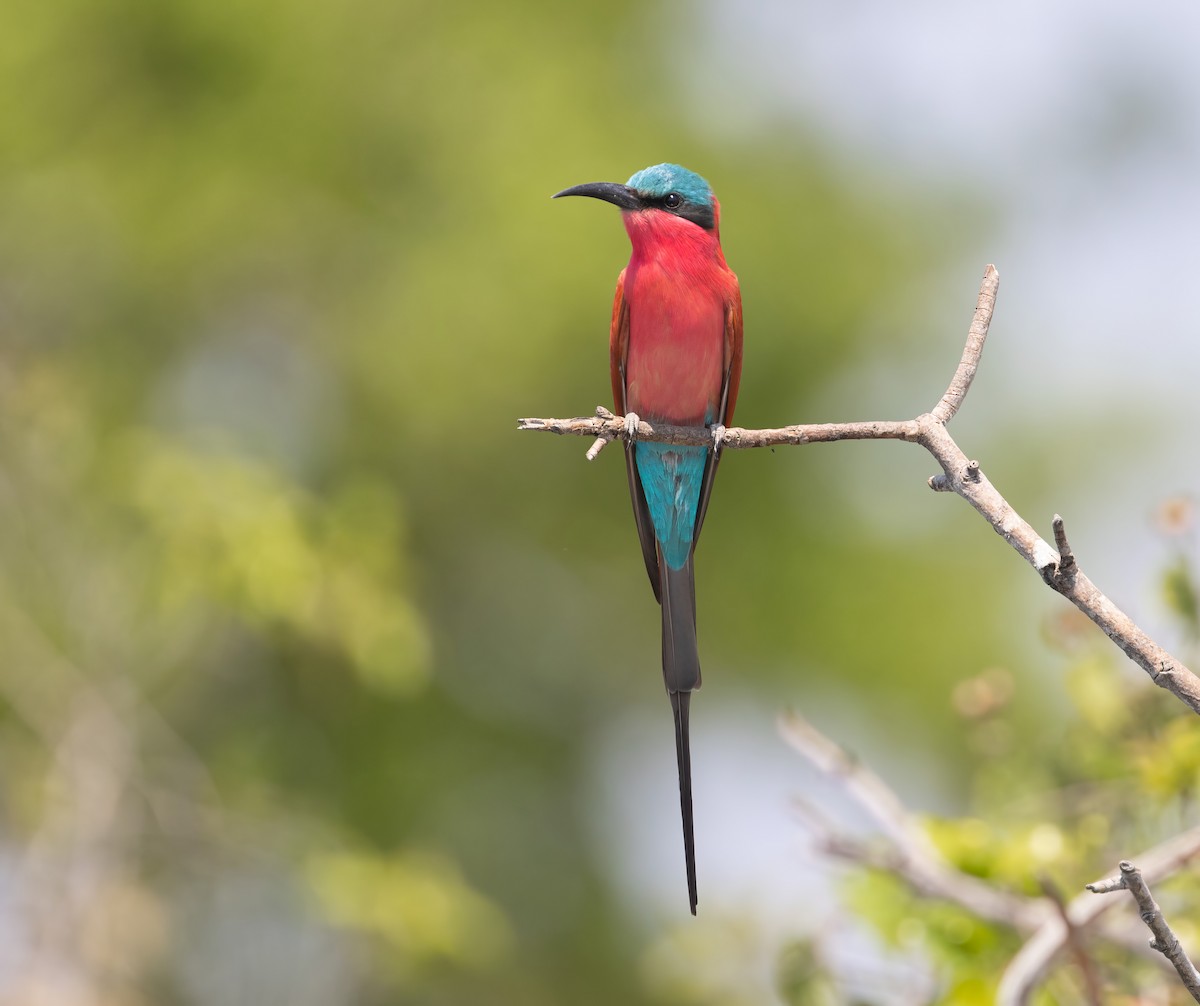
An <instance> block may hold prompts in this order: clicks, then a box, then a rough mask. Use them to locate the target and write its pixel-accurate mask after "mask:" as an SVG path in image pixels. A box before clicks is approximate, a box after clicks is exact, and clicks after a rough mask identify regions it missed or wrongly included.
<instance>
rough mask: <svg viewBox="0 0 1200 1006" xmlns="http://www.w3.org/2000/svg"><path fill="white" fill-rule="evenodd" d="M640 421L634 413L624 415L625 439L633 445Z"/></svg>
mask: <svg viewBox="0 0 1200 1006" xmlns="http://www.w3.org/2000/svg"><path fill="white" fill-rule="evenodd" d="M641 421H642V420H641V418H640V417H639V416H638V414H637V413H636V412H627V413H625V438H626V439H627V440H628V441H629V442H630V443H633V442H634V441H635V440H637V434H638V423H640V422H641Z"/></svg>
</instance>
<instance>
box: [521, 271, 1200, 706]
mask: <svg viewBox="0 0 1200 1006" xmlns="http://www.w3.org/2000/svg"><path fill="white" fill-rule="evenodd" d="M999 282H1000V280H999V274H998V273H997V272H996V269H995V267H994V266H990V265H989V266H988V267H987V270H986V271H985V272H984V276H983V283H982V285H981V286H980V289H979V299H978V302H977V304H976V308H975V315H974V318H973V319H972V321H971V327H970V330H969V331H968V333H967V342H966V346H965V347H964V349H963V354H962V360H961V361H960V362H959V365H958V368H957V369H956V370H955V372H954V377H953V379H952V380H951V381H950V386H949V387H948V388H947V389H946V393H945V394H944V395H943V396H942V398H941V400H940V401H939V402H938V404H937V405H935V406H934V408H933V411H931V412H927V413H925V414H923V415H920V416H917V417H916V418H915V419H909V420H898V421H897V420H891V421H876V422H852V423H818V424H812V425H798V426H784V427H780V428H778V429H764V430H747V429H742V428H740V427H731V428H729V429H726V430H724V431H723V432H722V431H721V430H719V429H717V430H710V429H707V428H704V427H686V426H669V425H666V424H661V423H660V424H654V425H651V424H650V423H647V422H645V421H640V422H638V423H637V424H636V426H635V425H634V424H633V423H632V422H630V423H629V424H628V425H627V424H626V422H625V419H624V417H622V416H615V415H613V414H612V413H611V412H609V411H608V410H607V409H597V415H596V416H593V417H581V418H577V419H522V420H520V422H519V425H518V429H522V430H543V431H546V432H550V433H558V434H570V435H575V436H589V437H594V438H597V439H596V441H595V443H593V445H592V447H591V449H590V450H589V451H588V454H587V456H588V459H589V460H591V459H593V458H595V457H596V455H597V454H599V452H600V450H601V449H602V448H603V447H604V445H605V444H606V443H608V442H609V441H610V440H617V439H625V440H628V439H629V438H630V436H631V434H632V435H633V436H634V437H636V439H638V440H653V441H657V442H659V443H668V444H681V445H683V444H687V445H700V446H708V445H710V444H717V445H718V446H720V447H721V448H723V449H738V448H742V449H744V448H752V447H774V446H779V445H784V444H795V445H799V444H818V443H832V442H834V441H838V440H903V441H907V442H909V443H915V444H920V445H921V446H922V447H924V448H925V449H926V450H927V451H928V452H929V453H930V454H932V455H933V457H934V458H935V459H936V461H937V462H938V464H939V465H940V466H941V469H942V470H941V472H939V473H938V474H936V475H934V476H933V477H932V478H930V479H929V486H930V488H931V489H934V490H935V491H938V492H953V493H957V494H958V495H959V496H961V497H962V498H963V499H965V500H966V501H967V502H968V503H970V504H971V506H973V507H974V508H975V509H976V510H977V511H978V512H979V514H980V515H981V516H982V517H983V518H984V520H986V521H987V522H988V523H989V524H991V526H992V528H993V529H994V530H995V531H996V533H997V534H999V535H1000V536H1001V537H1002V538H1003V539H1004V540H1005V541H1007V542H1008V544H1009V545H1010V546H1012V548H1014V549H1015V550H1016V551H1017V552H1018V553H1019V554H1020V555H1021V557H1022V558H1024V559H1025V561H1026V562H1028V563H1029V564H1030V565H1031V566H1032V567H1033V568H1034V569H1035V570H1037V572H1038V575H1039V576H1041V578H1042V579H1043V580H1044V581H1045V582H1046V584H1047V585H1049V586H1050V587H1051V588H1053V589H1054V590H1056V591H1058V593H1060V594H1062V596H1063V597H1065V598H1066V599H1067V600H1068V601H1070V602H1071V603H1072V604H1074V605H1075V607H1077V608H1078V609H1079V610H1080V611H1082V612H1083V613H1084V614H1085V615H1087V616H1088V618H1090V619H1091V620H1092V621H1093V622H1095V623H1096V625H1097V626H1099V627H1100V629H1101V630H1102V631H1103V632H1104V633H1105V635H1107V636H1108V637H1109V639H1111V640H1112V641H1113V642H1114V643H1115V644H1116V645H1117V646H1118V647H1120V649H1121V651H1122V652H1123V653H1124V654H1125V655H1126V656H1127V657H1129V659H1130V660H1132V661H1133V662H1134V663H1136V664H1137V665H1138V666H1139V667H1141V668H1142V670H1144V671H1145V672H1146V673H1147V674H1149V675H1150V678H1151V680H1152V681H1153V682H1154V683H1155V684H1156V685H1158V686H1159V687H1160V688H1165V689H1167V690H1168V691H1169V692H1171V693H1172V694H1173V695H1175V696H1176V697H1177V698H1178V699H1180V701H1182V702H1184V703H1185V704H1186V705H1187V706H1188V707H1189V708H1190V709H1191V710H1192V711H1193V712H1195V713H1197V714H1200V678H1198V677H1197V676H1196V675H1195V674H1193V673H1192V671H1191V670H1190V669H1189V668H1188V667H1187V666H1186V665H1185V664H1184V663H1183V662H1182V661H1181V660H1178V659H1177V658H1176V657H1174V656H1173V655H1172V654H1170V653H1168V652H1167V651H1166V650H1164V649H1163V648H1162V647H1161V646H1159V645H1158V644H1157V643H1156V642H1155V641H1154V640H1153V639H1151V638H1150V637H1149V636H1148V635H1146V633H1145V632H1143V631H1142V629H1141V628H1140V627H1139V626H1138V625H1137V624H1136V623H1135V622H1134V621H1133V620H1132V619H1131V618H1130V617H1129V616H1128V615H1126V614H1125V613H1124V612H1123V611H1122V610H1121V609H1120V608H1118V607H1117V606H1116V605H1115V604H1113V602H1112V601H1111V600H1110V599H1109V598H1108V597H1106V596H1105V595H1104V594H1103V593H1102V592H1101V591H1100V589H1099V588H1098V587H1097V586H1096V585H1095V584H1094V583H1092V581H1091V580H1089V579H1088V578H1087V577H1086V576H1085V575H1084V573H1083V571H1082V570H1080V569H1079V567H1078V565H1077V563H1076V560H1075V556H1074V553H1073V552H1072V551H1071V549H1070V546H1069V544H1068V543H1067V538H1066V532H1065V530H1064V529H1063V524H1062V518H1061V517H1059V516H1058V515H1057V514H1056V515H1055V518H1054V523H1053V529H1054V539H1055V542H1056V544H1057V546H1058V548H1057V549H1056V548H1055V546H1054V545H1051V544H1050V543H1049V542H1047V541H1046V540H1045V539H1044V538H1042V537H1041V536H1040V535H1039V534H1038V533H1037V532H1036V531H1035V530H1034V529H1033V527H1032V526H1031V525H1030V524H1029V523H1028V521H1026V520H1025V519H1024V518H1022V517H1021V515H1020V514H1018V513H1017V512H1016V511H1015V510H1014V509H1013V508H1012V507H1011V506H1010V505H1009V503H1008V501H1007V500H1006V499H1005V498H1004V497H1003V496H1002V495H1001V494H1000V493H999V491H997V489H996V488H995V486H993V485H992V483H991V482H990V481H989V480H988V478H987V476H986V475H985V474H984V473H983V471H982V469H981V468H980V465H979V462H978V461H973V460H971V459H970V458H968V457H967V456H966V454H964V453H963V452H962V450H961V449H960V448H959V446H958V444H957V443H955V441H954V438H953V437H951V436H950V433H949V432H948V431H947V429H946V424H947V423H948V422H949V421H950V419H952V418H953V417H954V415H955V413H956V412H957V411H958V409H959V407H960V406H961V405H962V402H963V399H964V398H965V396H966V394H967V390H968V389H969V388H970V386H971V381H972V379H973V378H974V376H975V372H976V370H977V369H978V365H979V359H980V355H981V354H982V352H983V345H984V341H985V340H986V338H987V332H988V326H989V324H990V323H991V318H992V311H993V309H994V307H995V303H996V291H997V289H998V286H999ZM630 418H631V419H632V417H630Z"/></svg>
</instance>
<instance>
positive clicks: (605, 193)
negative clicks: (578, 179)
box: [553, 182, 642, 210]
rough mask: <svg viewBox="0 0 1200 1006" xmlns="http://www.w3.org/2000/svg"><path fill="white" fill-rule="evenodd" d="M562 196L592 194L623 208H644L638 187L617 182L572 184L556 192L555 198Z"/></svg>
mask: <svg viewBox="0 0 1200 1006" xmlns="http://www.w3.org/2000/svg"><path fill="white" fill-rule="evenodd" d="M561 196H591V197H592V198H593V199H603V200H604V201H605V202H606V203H612V204H613V205H614V206H619V207H621V209H623V210H639V209H641V208H642V200H641V197H639V196H638V194H637V190H636V189H631V188H630V187H629V186H628V185H618V184H617V183H616V182H587V183H585V184H583V185H572V186H571V187H570V188H569V189H563V190H562V192H556V193H554V196H553V198H554V199H558V198H560V197H561Z"/></svg>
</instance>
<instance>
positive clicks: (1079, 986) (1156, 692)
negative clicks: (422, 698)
mask: <svg viewBox="0 0 1200 1006" xmlns="http://www.w3.org/2000/svg"><path fill="white" fill-rule="evenodd" d="M1188 558H1189V557H1188V556H1187V555H1185V554H1179V555H1177V556H1176V557H1175V559H1174V560H1172V561H1171V562H1170V564H1169V565H1168V568H1167V569H1166V571H1165V572H1164V574H1163V578H1162V582H1163V586H1164V589H1165V590H1170V591H1175V592H1177V593H1176V595H1175V596H1180V595H1182V596H1195V590H1196V585H1195V583H1194V581H1192V580H1191V579H1190V577H1188V576H1187V575H1186V574H1185V573H1184V572H1182V571H1185V570H1187V569H1188V568H1189V563H1188V562H1187V561H1186V560H1187V559H1188ZM1184 578H1186V582H1184ZM1176 614H1177V616H1178V617H1179V618H1180V620H1181V621H1182V622H1183V626H1182V628H1183V629H1185V630H1186V629H1187V628H1188V626H1189V625H1190V617H1191V616H1190V613H1189V612H1188V611H1187V610H1186V609H1183V610H1180V609H1176ZM1047 638H1048V639H1049V640H1050V641H1052V642H1053V643H1054V644H1055V646H1056V648H1058V649H1059V650H1060V652H1062V653H1063V655H1064V656H1065V657H1066V658H1067V662H1068V666H1067V671H1066V673H1067V685H1068V692H1069V695H1070V699H1071V706H1070V711H1069V715H1068V716H1067V718H1066V719H1065V722H1064V725H1063V727H1062V729H1060V730H1058V731H1054V732H1045V733H1037V734H1028V733H1023V732H1021V731H1020V730H1019V729H1018V728H1017V726H1016V724H1015V723H1013V722H1012V721H1011V719H1010V716H1011V712H1012V709H1011V704H1010V702H1009V701H1008V698H1009V695H1010V693H1011V691H1012V682H1011V679H1010V678H1009V676H1008V675H1007V674H1005V673H1004V672H1002V671H998V670H990V671H986V672H984V673H983V674H981V675H980V676H979V677H977V678H975V679H972V680H969V681H966V682H963V684H962V685H961V686H960V687H959V689H958V690H957V692H956V698H957V699H958V701H957V702H956V706H957V708H958V710H959V712H960V714H961V715H962V716H963V718H964V722H965V725H966V726H967V728H968V730H969V733H970V735H971V736H972V738H973V740H974V743H975V745H976V748H977V750H978V751H979V752H980V753H981V754H982V755H983V757H982V759H981V761H980V762H979V764H978V767H977V768H976V771H975V775H974V780H973V783H972V791H973V794H974V796H973V799H972V801H971V813H970V815H969V816H964V817H959V818H930V819H929V820H928V821H927V822H926V830H927V833H928V834H929V836H930V838H931V839H932V840H933V841H934V844H935V845H936V846H937V848H938V849H939V850H940V851H941V853H942V854H943V855H944V856H945V857H946V859H947V860H948V861H949V862H950V863H952V864H953V865H954V866H956V867H957V868H958V869H960V870H962V871H963V872H965V873H968V874H971V875H973V876H976V877H979V878H982V879H984V880H986V881H988V882H989V883H991V884H994V885H995V886H996V887H998V888H1000V889H1003V890H1007V891H1012V892H1016V893H1020V894H1024V895H1031V896H1035V895H1038V894H1041V893H1042V892H1043V891H1044V890H1045V889H1046V887H1047V886H1048V887H1049V889H1050V890H1052V891H1054V892H1056V894H1057V896H1058V897H1060V898H1063V899H1064V900H1070V899H1071V898H1074V897H1076V896H1078V895H1080V894H1082V893H1083V890H1084V885H1085V884H1087V883H1089V882H1091V881H1094V880H1098V879H1101V878H1103V877H1106V876H1111V875H1113V874H1115V873H1116V865H1117V863H1118V861H1119V860H1121V859H1133V860H1134V861H1135V862H1136V861H1137V856H1138V853H1139V852H1141V851H1144V850H1146V849H1149V848H1150V847H1152V846H1154V845H1156V844H1158V843H1159V842H1162V841H1165V840H1166V839H1168V838H1170V837H1172V836H1173V835H1174V834H1176V833H1177V832H1179V831H1180V830H1182V829H1183V828H1185V827H1191V826H1193V825H1194V823H1195V821H1194V812H1193V810H1194V806H1195V789H1196V785H1197V783H1198V782H1200V733H1198V732H1197V730H1196V725H1195V717H1194V714H1192V713H1190V712H1189V711H1188V710H1187V709H1186V708H1185V707H1184V706H1182V705H1181V704H1180V702H1179V701H1178V700H1177V699H1176V698H1175V697H1174V696H1172V695H1170V694H1169V693H1167V692H1166V691H1164V690H1162V689H1158V688H1155V687H1154V686H1153V685H1152V684H1151V683H1150V682H1149V681H1148V680H1147V679H1145V678H1144V677H1142V676H1141V675H1140V674H1137V675H1135V674H1134V673H1133V669H1132V668H1131V667H1129V666H1127V665H1125V664H1124V663H1123V661H1122V660H1121V657H1120V654H1119V653H1117V651H1116V650H1114V649H1112V648H1111V646H1110V645H1109V644H1108V643H1107V641H1105V640H1102V639H1099V638H1097V636H1096V634H1095V633H1094V632H1092V631H1091V629H1090V625H1089V623H1088V622H1087V621H1086V619H1085V618H1084V616H1083V615H1081V614H1080V613H1078V612H1077V611H1075V610H1074V609H1065V610H1063V611H1062V613H1061V614H1060V615H1059V616H1058V617H1057V618H1056V619H1055V620H1054V621H1053V623H1051V625H1050V627H1049V630H1048V632H1047ZM981 696H988V697H990V699H991V701H987V700H985V699H984V698H981ZM1154 892H1155V895H1156V898H1157V899H1158V901H1159V903H1160V904H1161V905H1163V907H1164V911H1165V912H1166V914H1167V917H1168V919H1169V921H1170V923H1171V925H1172V927H1173V928H1174V929H1175V931H1176V934H1177V935H1178V936H1179V937H1180V939H1181V941H1182V942H1183V944H1184V946H1185V947H1187V946H1192V947H1194V946H1195V945H1196V941H1197V940H1198V939H1200V926H1198V925H1197V921H1196V920H1197V918H1198V917H1200V916H1197V911H1196V906H1197V904H1200V882H1198V881H1197V879H1196V878H1195V876H1194V875H1193V871H1180V873H1179V875H1178V876H1175V877H1172V878H1171V879H1170V880H1169V881H1167V882H1164V883H1159V884H1156V885H1155V886H1154ZM847 903H848V904H849V905H850V906H851V907H852V908H853V909H854V910H855V911H857V912H858V913H859V914H860V915H861V916H862V917H863V918H864V919H867V920H869V921H870V922H871V923H872V925H873V926H874V928H875V929H876V931H877V932H878V933H879V934H880V935H881V936H882V938H883V939H884V940H885V942H886V943H887V945H889V946H891V947H893V948H895V949H897V950H903V951H904V952H905V953H908V954H917V955H922V956H924V957H925V958H926V959H927V960H928V962H929V964H930V967H931V969H932V971H933V974H934V975H935V979H934V984H935V986H936V987H937V989H938V991H937V993H936V994H935V995H934V996H933V998H932V999H930V1000H929V1001H931V1002H936V1003H939V1004H941V1003H944V1004H947V1006H949V1004H956V1006H957V1004H963V1003H976V1002H978V1003H980V1004H983V1003H989V1002H992V1001H993V1000H992V996H993V994H994V990H995V988H996V985H997V983H998V982H999V979H1000V976H1001V974H1002V973H1003V972H1004V969H1005V967H1006V966H1007V965H1008V963H1009V961H1011V959H1012V957H1013V955H1014V954H1015V953H1016V951H1017V950H1018V949H1019V947H1020V946H1021V943H1022V938H1021V937H1020V936H1019V935H1018V934H1016V933H1015V932H1012V931H1009V930H1007V929H1005V928H1004V927H1002V926H999V925H996V924H993V923H990V922H987V921H985V920H981V919H978V918H975V917H973V916H972V915H970V914H969V913H967V912H965V911H964V910H963V909H962V908H960V907H958V906H957V905H950V904H945V903H942V902H939V901H931V900H925V899H922V898H921V897H919V896H918V895H916V894H914V893H913V891H912V890H911V889H910V888H909V887H908V886H906V885H905V884H904V883H903V882H902V881H901V880H900V879H899V878H898V877H896V876H895V875H893V874H891V873H888V872H883V871H863V872H855V873H853V874H852V875H851V876H850V877H849V878H848V879H847ZM1114 909H1118V910H1121V911H1124V913H1125V914H1126V915H1129V914H1131V913H1132V914H1134V915H1136V909H1135V908H1134V907H1133V906H1132V904H1130V905H1124V906H1119V907H1118V906H1114ZM1137 925H1140V922H1139V923H1137ZM1083 952H1084V953H1085V954H1086V955H1087V956H1088V957H1089V959H1090V961H1091V963H1090V965H1089V966H1090V967H1091V968H1092V969H1093V971H1094V976H1095V977H1094V980H1097V981H1098V982H1099V985H1100V987H1101V988H1102V989H1103V995H1104V998H1103V1001H1104V1002H1105V1003H1106V1004H1107V1003H1116V1004H1121V1003H1128V1004H1130V1006H1132V1004H1135V1003H1141V1002H1146V1001H1154V1002H1172V1003H1174V1002H1178V1003H1184V1002H1188V1001H1190V997H1189V996H1188V994H1187V992H1186V990H1185V989H1184V988H1183V986H1182V984H1181V983H1179V982H1178V980H1177V979H1176V977H1175V976H1174V974H1173V973H1171V972H1168V971H1166V970H1165V969H1164V968H1163V967H1162V966H1161V965H1159V964H1156V963H1154V962H1150V961H1145V960H1142V959H1140V958H1134V957H1132V956H1131V955H1129V954H1127V953H1124V952H1122V951H1120V950H1119V949H1114V948H1113V947H1112V946H1111V945H1106V944H1105V943H1104V941H1103V940H1101V939H1098V938H1091V939H1085V943H1084V944H1083ZM1087 1001H1091V1000H1090V999H1089V997H1088V992H1087V985H1086V981H1085V977H1084V975H1083V973H1082V972H1081V970H1080V965H1079V963H1078V961H1077V960H1076V959H1073V958H1072V957H1071V956H1070V955H1069V954H1063V955H1060V958H1059V959H1058V961H1057V962H1056V966H1055V968H1054V969H1053V971H1052V973H1051V975H1050V977H1049V978H1048V980H1047V981H1046V983H1045V984H1044V986H1043V987H1042V988H1041V989H1040V990H1039V991H1038V992H1037V993H1036V994H1035V997H1034V1002H1036V1003H1039V1004H1041V1006H1068V1004H1074V1003H1080V1002H1087Z"/></svg>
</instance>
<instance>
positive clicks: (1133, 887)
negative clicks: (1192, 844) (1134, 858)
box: [1087, 859, 1200, 1003]
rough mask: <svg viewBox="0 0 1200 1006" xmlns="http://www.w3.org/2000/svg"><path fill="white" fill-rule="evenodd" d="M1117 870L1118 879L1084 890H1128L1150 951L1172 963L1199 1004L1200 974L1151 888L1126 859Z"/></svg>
mask: <svg viewBox="0 0 1200 1006" xmlns="http://www.w3.org/2000/svg"><path fill="white" fill-rule="evenodd" d="M1120 867H1121V873H1120V875H1119V876H1117V877H1114V878H1111V879H1109V880H1101V881H1097V882H1096V883H1094V884H1088V885H1087V889H1088V890H1089V891H1091V892H1092V893H1093V894H1110V893H1112V892H1113V891H1119V890H1127V891H1128V892H1129V893H1130V894H1132V895H1133V900H1134V901H1136V902H1137V906H1138V911H1139V912H1140V913H1141V916H1142V921H1143V922H1144V923H1146V926H1147V927H1148V928H1149V930H1150V932H1152V933H1153V934H1154V939H1152V940H1151V941H1150V949H1152V950H1157V951H1158V952H1159V953H1161V954H1162V955H1163V956H1164V957H1165V958H1166V959H1167V960H1169V961H1170V962H1171V965H1172V967H1174V968H1175V970H1176V971H1177V972H1179V977H1180V979H1181V980H1182V981H1183V985H1184V988H1186V989H1187V990H1188V992H1189V993H1191V996H1192V998H1193V999H1194V1000H1195V1001H1196V1002H1198V1003H1200V972H1197V970H1196V965H1194V964H1193V963H1192V962H1191V959H1190V958H1189V957H1188V955H1187V954H1186V953H1185V952H1184V949H1183V947H1182V946H1181V945H1180V943H1179V938H1178V937H1177V936H1176V935H1175V933H1174V932H1173V931H1172V929H1171V927H1170V926H1169V925H1168V924H1167V920H1166V919H1165V918H1164V917H1163V913H1162V909H1161V908H1159V907H1158V902H1157V901H1155V900H1154V895H1153V894H1151V893H1150V888H1149V886H1148V885H1147V884H1146V879H1145V877H1143V876H1142V872H1141V870H1139V869H1138V868H1137V867H1136V866H1134V865H1133V863H1131V862H1129V860H1127V859H1125V860H1122V861H1121V864H1120Z"/></svg>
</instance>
